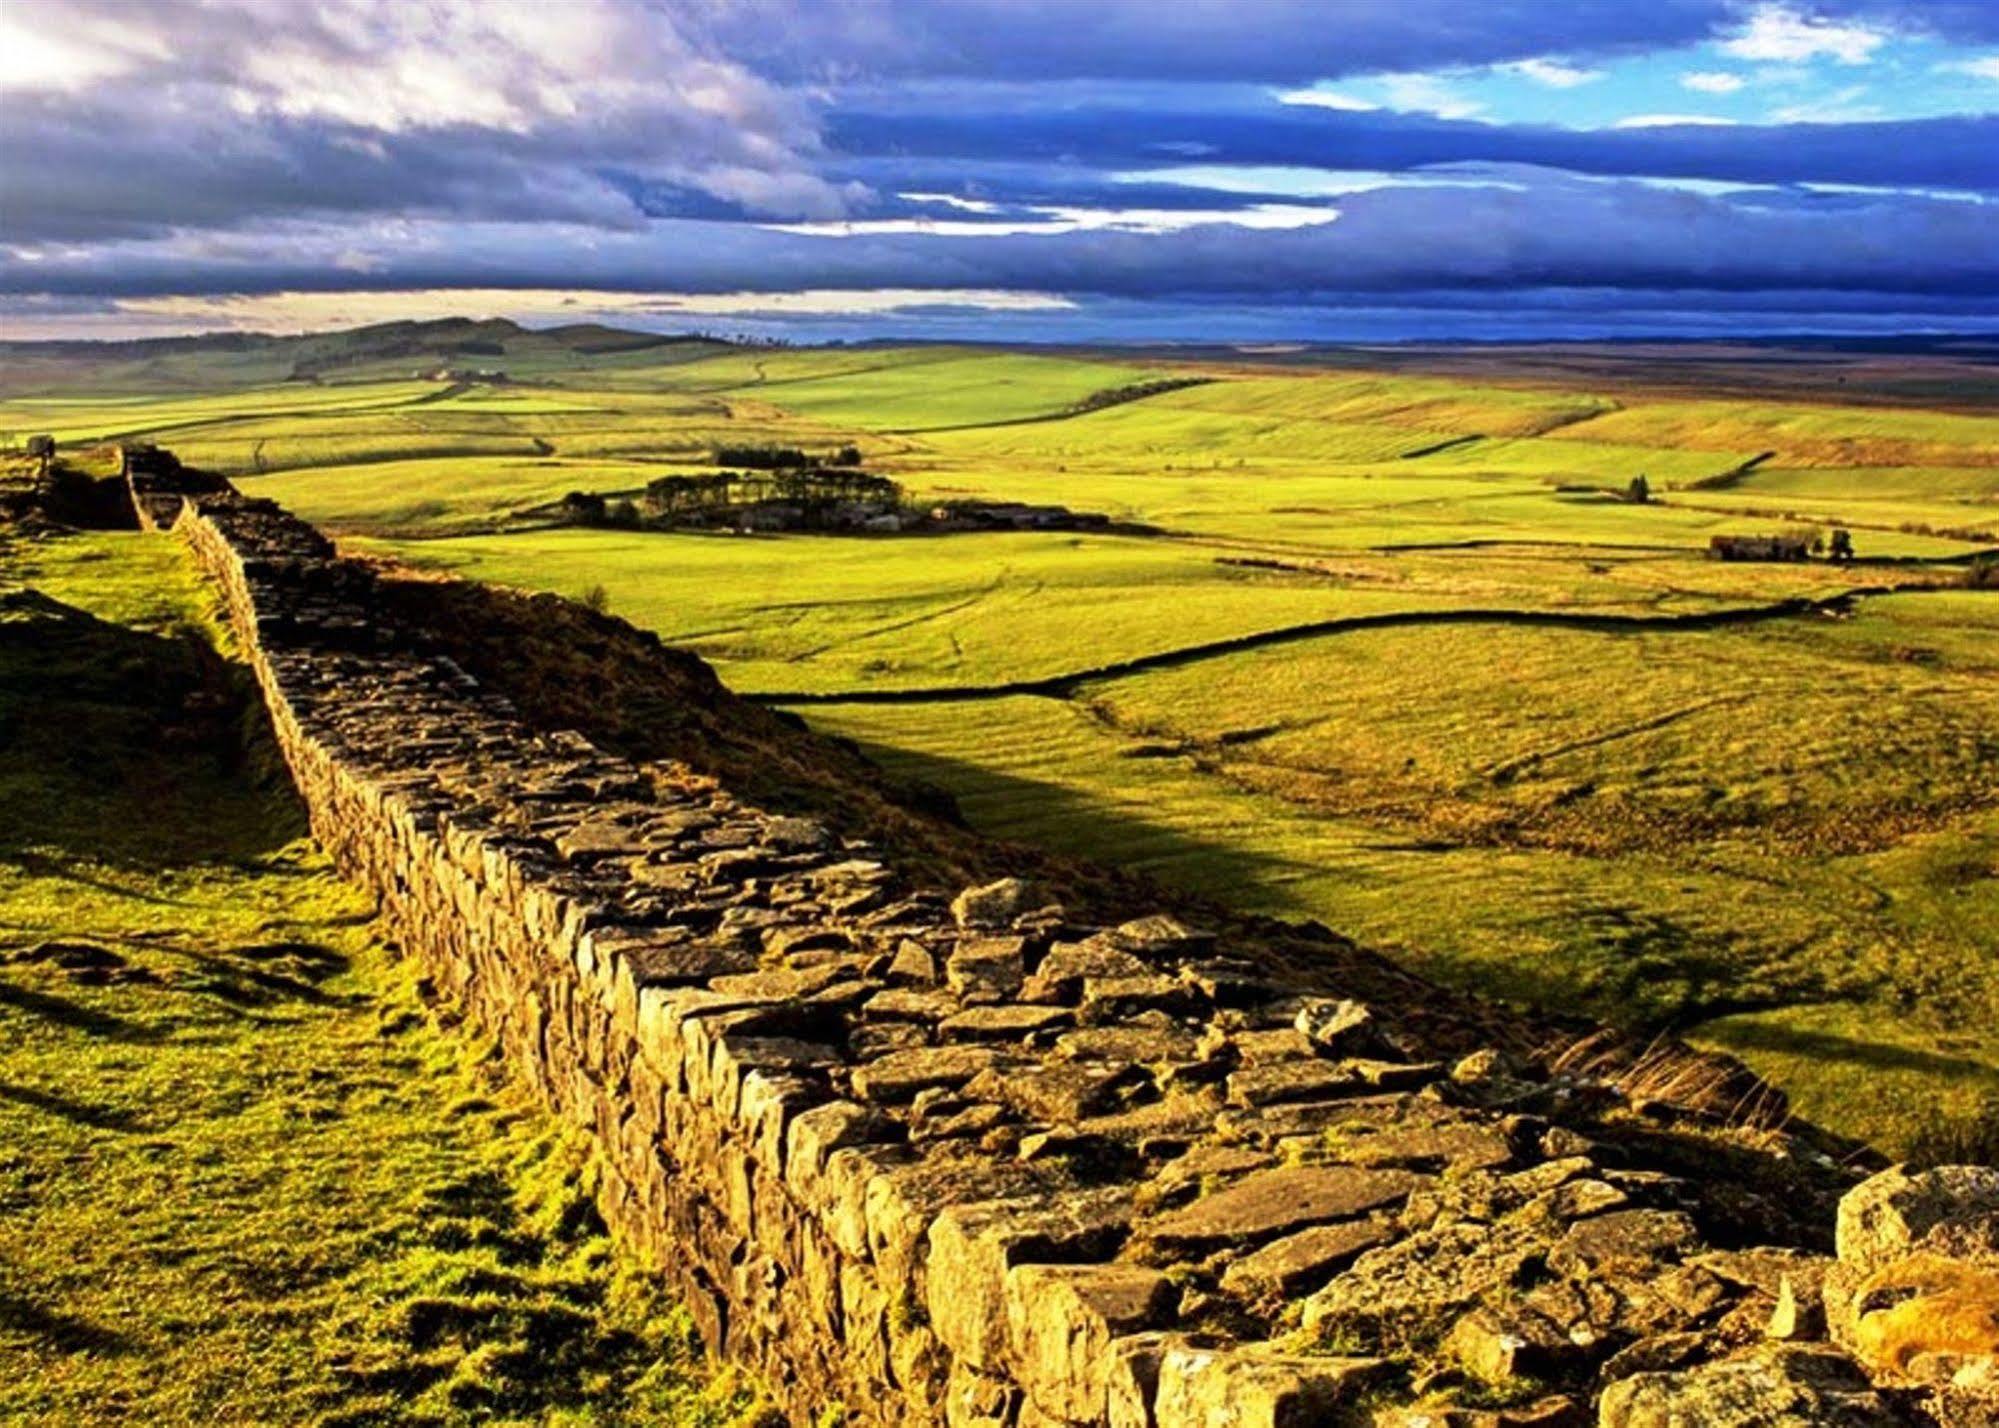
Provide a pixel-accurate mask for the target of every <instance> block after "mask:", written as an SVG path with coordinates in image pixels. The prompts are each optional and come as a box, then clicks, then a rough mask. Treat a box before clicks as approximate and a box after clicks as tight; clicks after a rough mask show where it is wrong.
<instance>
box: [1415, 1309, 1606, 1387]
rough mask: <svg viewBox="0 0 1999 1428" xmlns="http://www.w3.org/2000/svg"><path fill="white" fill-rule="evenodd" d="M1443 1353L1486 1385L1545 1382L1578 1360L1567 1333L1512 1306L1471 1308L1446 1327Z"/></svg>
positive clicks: (1540, 1318)
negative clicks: (1531, 1380) (1526, 1380)
mask: <svg viewBox="0 0 1999 1428" xmlns="http://www.w3.org/2000/svg"><path fill="white" fill-rule="evenodd" d="M1444 1351H1445V1352H1446V1353H1447V1354H1449V1355H1450V1356H1451V1357H1452V1358H1453V1359H1455V1360H1457V1362H1458V1363H1459V1364H1460V1365H1461V1366H1462V1367H1463V1368H1464V1370H1465V1371H1466V1372H1467V1373H1469V1374H1471V1375H1472V1376H1473V1377H1474V1378H1477V1379H1481V1380H1483V1381H1484V1382H1486V1383H1507V1382H1510V1381H1512V1380H1515V1379H1523V1378H1524V1379H1547V1378H1550V1377H1552V1376H1553V1375H1554V1374H1556V1373H1557V1372H1559V1371H1560V1370H1561V1369H1562V1368H1563V1367H1564V1366H1565V1365H1567V1364H1568V1363H1570V1362H1572V1361H1573V1360H1574V1359H1575V1358H1576V1357H1577V1356H1578V1351H1577V1345H1576V1344H1574V1343H1573V1342H1571V1341H1570V1339H1569V1336H1568V1335H1566V1334H1564V1333H1563V1332H1562V1331H1561V1330H1560V1329H1559V1328H1557V1327H1556V1326H1555V1325H1554V1324H1553V1323H1552V1322H1551V1321H1549V1320H1548V1319H1546V1318H1544V1317H1543V1316H1542V1315H1540V1314H1537V1313H1535V1312H1534V1311H1533V1310H1532V1309H1528V1308H1524V1307H1521V1306H1517V1305H1515V1306H1509V1307H1506V1308H1481V1309H1474V1310H1472V1312H1471V1313H1469V1314H1467V1315H1465V1316H1464V1317H1463V1318H1462V1319H1460V1320H1458V1322H1457V1323H1456V1324H1455V1325H1454V1326H1453V1327H1452V1329H1451V1332H1450V1335H1449V1337H1448V1338H1446V1339H1445V1341H1444Z"/></svg>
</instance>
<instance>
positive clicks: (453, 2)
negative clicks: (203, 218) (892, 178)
mask: <svg viewBox="0 0 1999 1428" xmlns="http://www.w3.org/2000/svg"><path fill="white" fill-rule="evenodd" d="M0 54H5V55H6V61H5V64H4V68H0V78H4V79H5V81H6V83H7V84H8V85H9V86H10V87H12V88H32V89H40V90H45V91H61V92H67V93H69V94H71V95H73V96H75V98H76V99H77V100H78V101H86V100H89V101H95V102H97V103H98V104H99V105H100V106H102V107H105V108H110V109H115V108H117V107H118V106H120V105H121V104H122V105H128V106H129V105H130V104H131V103H132V99H131V96H134V95H142V96H143V101H141V102H142V103H143V106H144V112H145V113H146V116H147V119H148V120H149V121H150V122H151V123H152V124H153V125H154V126H156V127H159V126H172V125H180V126H182V127H190V128H191V127H195V126H196V125H197V124H199V125H204V126H206V127H207V128H208V129H210V130H213V131H221V130H223V128H224V127H225V126H228V127H232V128H234V129H235V130H237V131H242V132H252V133H254V132H255V131H256V129H257V127H258V126H263V127H264V129H265V130H266V132H267V133H268V132H269V131H274V130H277V129H280V128H287V129H290V130H292V131H293V132H294V133H298V132H306V131H310V132H312V133H315V134H329V135H333V136H334V138H333V140H332V141H333V142H339V143H342V144H345V145H347V146H349V147H350V148H353V149H355V150H356V151H357V152H358V151H364V150H365V149H366V148H367V146H368V145H369V144H370V143H374V144H375V151H376V152H377V153H381V152H383V150H382V148H381V144H380V141H383V140H387V141H394V140H397V139H405V140H409V141H410V142H412V143H417V142H428V141H431V140H436V141H438V142H441V143H447V144H448V143H452V142H458V141H461V140H463V139H464V137H465V136H467V135H471V134H478V135H480V136H481V138H482V140H483V141H484V142H485V147H486V150H487V152H488V153H489V154H491V155H495V156H497V155H501V154H507V155H511V156H513V157H514V158H515V159H517V160H518V162H519V163H520V164H522V165H524V166H530V167H531V166H534V165H542V166H554V167H560V166H561V165H563V164H564V163H566V162H568V161H570V160H572V159H574V158H575V157H576V156H577V155H579V154H585V153H587V154H589V155H590V156H591V157H592V158H593V159H594V160H595V161H596V162H597V163H599V164H605V165H609V164H615V165H617V166H618V167H619V168H621V169H623V170H624V171H626V172H628V173H632V174H637V175H639V176H641V177H643V178H646V179H650V180H654V181H658V182H663V183H671V184H679V185H685V186H689V187H694V188H698V189H701V190H703V191H705V192H707V193H710V194H712V195H714V196H716V197H719V198H723V199H727V200H731V201H734V202H737V203H740V204H742V205H743V206H744V207H746V208H748V209H750V210H752V211H755V212H764V213H770V214H773V215H777V216H785V217H791V216H810V217H832V216H835V215H837V214H840V213H843V212H846V211H848V210H849V209H850V208H851V207H852V206H853V204H854V203H855V202H856V201H857V200H858V199H859V198H860V197H862V196H863V194H861V193H859V192H856V191H854V190H851V189H848V188H846V187H843V186H841V185H837V184H832V183H828V182H826V181H825V180H823V179H821V178H820V177H818V176H817V175H816V174H815V173H814V172H813V171H812V166H811V163H810V158H811V157H812V155H813V154H814V152H815V151H816V149H817V147H818V145H819V142H820V140H819V133H818V126H817V120H816V118H815V116H814V114H813V111H812V109H811V108H810V106H809V104H808V103H807V102H806V101H805V100H804V99H803V98H801V96H800V95H798V94H796V93H794V92H792V91H788V90H786V89H783V88H781V87H779V86H777V85H775V84H772V83H770V82H769V81H767V80H765V79H763V78H761V77H760V76H759V75H758V74H756V73H755V72H754V71H752V70H751V69H750V68H748V67H747V66H745V65H743V64H739V63H737V62H735V61H734V60H732V59H730V58H728V57H727V56H726V55H723V54H720V53H718V52H716V51H715V50H713V49H712V48H711V47H709V46H707V45H706V44H705V43H703V42H702V41H701V39H700V37H699V35H698V34H697V32H696V31H695V30H694V29H693V28H691V27H689V26H688V24H687V22H686V21H684V20H682V19H678V18H676V16H675V15H674V13H673V12H671V11H670V10H665V9H660V8H655V7H649V6H640V5H633V4H627V3H624V0H426V3H422V4H415V3H410V2H409V0H314V3H312V4H309V5H308V4H301V3H299V0H145V3H144V4H135V3H132V0H61V3H32V0H4V11H0ZM341 130H347V131H350V132H348V133H345V134H341V133H340V132H339V131H341ZM259 137H260V138H262V137H264V136H261V135H260V136H259ZM283 142H284V141H283V140H281V139H267V140H266V150H260V149H259V146H258V145H257V144H255V143H243V144H240V145H237V146H236V151H235V152H232V153H230V154H229V155H228V157H229V158H230V159H231V160H233V161H236V162H243V161H244V159H245V157H246V156H249V155H255V154H257V153H259V152H262V151H269V150H276V149H278V148H281V147H282V145H283ZM572 182H573V181H572ZM598 183H599V186H600V187H603V188H605V192H606V194H607V196H609V197H611V198H614V199H615V198H616V197H617V195H615V193H614V192H613V191H612V190H611V189H610V188H609V187H608V186H606V185H603V183H602V181H601V180H598ZM622 209H623V213H624V216H625V217H626V219H627V220H629V219H630V218H631V217H634V216H636V215H635V210H633V208H632V205H631V204H630V202H629V201H628V200H625V201H623V202H622Z"/></svg>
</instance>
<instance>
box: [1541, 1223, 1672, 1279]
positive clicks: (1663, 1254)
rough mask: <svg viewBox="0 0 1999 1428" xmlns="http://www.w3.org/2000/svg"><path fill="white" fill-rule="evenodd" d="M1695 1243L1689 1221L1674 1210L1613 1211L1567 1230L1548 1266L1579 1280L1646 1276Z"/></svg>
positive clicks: (1550, 1256) (1550, 1257) (1549, 1255)
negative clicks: (1590, 1277) (1595, 1276)
mask: <svg viewBox="0 0 1999 1428" xmlns="http://www.w3.org/2000/svg"><path fill="white" fill-rule="evenodd" d="M1699 1243H1700V1234H1699V1232H1698V1231H1697V1230H1696V1229H1695V1228H1694V1222H1693V1221H1692V1220H1690V1219H1688V1218H1687V1217H1686V1216H1685V1215H1682V1214H1680V1213H1679V1212H1678V1211H1672V1210H1616V1211H1612V1212H1611V1213H1610V1214H1607V1215H1597V1216H1595V1217H1593V1218H1591V1219H1587V1220H1580V1221H1578V1222H1577V1223H1576V1224H1574V1225H1573V1226H1571V1227H1570V1229H1569V1232H1568V1233H1567V1234H1565V1235H1564V1236H1562V1238H1561V1240H1560V1242H1559V1243H1557V1244H1556V1245H1555V1246H1554V1247H1553V1248H1552V1249H1551V1250H1550V1251H1549V1252H1548V1267H1549V1268H1550V1269H1553V1270H1554V1271H1556V1272H1557V1273H1559V1274H1567V1275H1571V1276H1573V1277H1575V1278H1578V1279H1581V1278H1587V1277H1589V1276H1591V1275H1612V1276H1615V1275H1620V1274H1622V1275H1631V1274H1645V1273H1648V1272H1652V1271H1655V1270H1656V1269H1657V1268H1658V1267H1659V1266H1661V1265H1663V1264H1670V1263H1674V1262H1676V1261H1677V1260H1678V1259H1679V1258H1680V1256H1681V1255H1683V1254H1685V1253H1687V1252H1688V1251H1689V1250H1691V1249H1693V1248H1694V1247H1695V1246H1696V1245H1698V1244H1699Z"/></svg>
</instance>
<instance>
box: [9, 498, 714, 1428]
mask: <svg viewBox="0 0 1999 1428" xmlns="http://www.w3.org/2000/svg"><path fill="white" fill-rule="evenodd" d="M0 569H4V571H5V579H4V580H0V592H4V594H5V598H6V599H7V604H6V605H5V607H4V611H0V733H4V735H5V737H0V751H4V752H0V1418H4V1419H8V1420H10V1421H23V1422H28V1421H32V1422H39V1423H76V1424H84V1423H89V1424H98V1423H110V1422H131V1423H147V1424H151V1423H162V1424H172V1423H247V1422H256V1423H289V1422H300V1423H303V1422H317V1423H357V1424H358V1423H364V1422H365V1423H455V1422H520V1423H542V1422H562V1423H572V1424H585V1423H620V1422H676V1423H678V1422H686V1423H716V1424H720V1423H724V1422H727V1421H730V1420H731V1419H733V1418H735V1417H737V1416H739V1415H740V1413H741V1412H743V1411H744V1409H745V1395H744V1394H743V1393H742V1392H741V1391H740V1390H739V1389H738V1388H737V1387H736V1386H734V1385H733V1384H732V1383H730V1382H729V1381H728V1380H726V1379H711V1378H710V1377H709V1370H708V1369H707V1368H706V1367H705V1366H704V1365H703V1364H702V1363H701V1361H700V1358H699V1356H698V1354H696V1353H695V1351H694V1350H693V1349H692V1347H691V1346H690V1338H689V1329H688V1326H687V1324H686V1322H685V1321H684V1319H683V1318H682V1317H681V1316H679V1315H678V1313H677V1312H676V1311H674V1310H673V1309H672V1308H671V1307H670V1306H668V1305H667V1304H665V1303H664V1302H663V1301H662V1300H661V1299H660V1298H659V1296H658V1293H657V1291H656V1290H655V1289H654V1288H652V1287H651V1286H650V1285H648V1284H646V1283H644V1282H642V1281H641V1280H640V1279H639V1278H638V1277H637V1276H636V1275H633V1274H631V1273H629V1272H627V1271H626V1270H624V1269H623V1268H622V1267H621V1266H620V1265H619V1263H618V1262H617V1261H616V1260H615V1259H614V1258H613V1257H612V1255H611V1253H610V1251H609V1248H608V1245H607V1242H606V1241H605V1240H604V1239H603V1237H602V1235H601V1232H600V1230H599V1228H598V1226H597V1225H596V1221H595V1217H594V1214H593V1213H592V1211H591V1210H590V1208H589V1205H588V1196H587V1185H588V1167H587V1164H586V1162H585V1161H584V1159H583V1158H582V1155H581V1153H580V1151H579V1149H578V1147H576V1146H575V1145H574V1144H572V1143H570V1142H568V1141H566V1140H565V1139H564V1138H562V1137H561V1136H560V1135H559V1134H558V1133H557V1132H556V1131H555V1130H554V1129H553V1127H552V1125H551V1123H550V1122H549V1121H547V1120H546V1119H545V1118H543V1117H541V1116H540V1115H539V1114H537V1113H536V1112H534V1111H533V1110H531V1109H529V1108H528V1107H527V1106H526V1105H525V1104H524V1103H523V1102H522V1101H521V1100H519V1099H518V1098H517V1097H516V1096H514V1095H513V1094H511V1093H509V1092H507V1091H505V1090H502V1089H499V1088H498V1087H497V1086H496V1085H495V1083H494V1082H493V1080H492V1077H491V1075H490V1073H489V1072H488V1071H487V1070H486V1069H485V1068H484V1067H483V1066H482V1065H480V1064H479V1061H478V1057H477V1056H476V1055H475V1054H474V1052H475V1049H474V1048H469V1047H467V1046H465V1045H464V1044H463V1043H461V1042H459V1041H458V1040H456V1039H455V1038H453V1037H450V1036H448V1035H445V1034H443V1033H441V1032H439V1031H438V1030H436V1029H435V1028H434V1027H433V1026H432V1024H431V1023H430V1021H429V1020H428V1018H427V1017H426V1015H425V1014H424V1010H423V1006H422V1003H421V1001H420V1000H419V998H418V996H417V992H416V989H415V988H414V987H413V985H412V983H411V978H410V975H409V973H408V972H407V971H406V970H405V969H404V968H402V967H399V966H397V965H395V964H394V963H393V962H392V960H391V958H390V957H389V955H388V954H387V953H386V952H385V950H384V949H383V947H382V946H381V945H380V944H379V943H378V942H376V941H375V940H374V938H373V936H372V933H371V907H370V905H369V904H368V902H367V901H366V900H365V899H364V898H363V897H361V896H360V895H359V894H358V893H357V892H356V891H355V890H354V889H353V888H351V887H349V886H347V885H346V884H344V883H342V882H340V881H339V880H337V879H336V878H335V877H334V876H333V875H332V873H331V872H330V870H329V868H328V867H327V864H326V861H325V859H324V858H323V856H322V855H321V854H319V853H318V852H317V851H316V850H315V848H314V847H313V845H312V844H311V843H310V842H309V841H307V840H306V839H305V838H304V837H303V836H302V835H303V829H302V827H301V825H300V820H299V815H298V812H297V809H296V806H295V805H294V804H293V802H292V801H291V799H290V797H289V794H288V793H287V792H285V791H284V790H283V787H282V785H281V784H280V783H279V782H277V781H276V780H273V779H271V778H269V777H268V769H267V768H265V767H264V766H263V764H262V762H261V761H260V760H258V759H255V758H252V759H250V760H248V761H247V762H246V761H245V760H244V759H243V758H242V757H241V756H240V754H239V753H238V752H237V751H239V750H240V748H241V747H242V745H241V738H240V734H241V724H240V721H241V719H242V717H243V716H242V713H241V709H242V705H241V702H240V701H241V685H240V679H239V678H232V677H231V676H229V675H228V674H227V673H226V672H225V671H224V670H223V669H222V667H221V666H219V665H218V664H217V663H216V662H214V661H213V660H211V659H206V658H204V657H202V656H201V655H200V654H199V653H198V650H199V649H200V648H203V647H205V641H206V640H207V639H208V638H209V637H211V636H212V635H213V634H214V633H215V632H214V629H213V626H212V625H211V623H210V618H209V615H208V612H207V606H206V596H205V594H204V593H203V591H202V590H201V589H200V588H199V587H198V586H197V585H196V583H195V581H194V579H193V576H192V573H191V571H190V569H189V568H188V566H187V565H186V564H185V562H184V560H183V559H182V557H181V554H180V551H179V548H178V547H177V545H175V543H173V542H172V541H171V540H169V539H168V538H166V537H158V536H138V535H106V536H94V537H71V538H66V539H63V540H60V541H52V542H43V543H35V544H15V545H11V546H10V547H8V548H6V549H5V550H4V552H0ZM24 585H25V587H26V589H25V592H24V590H23V586H24Z"/></svg>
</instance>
